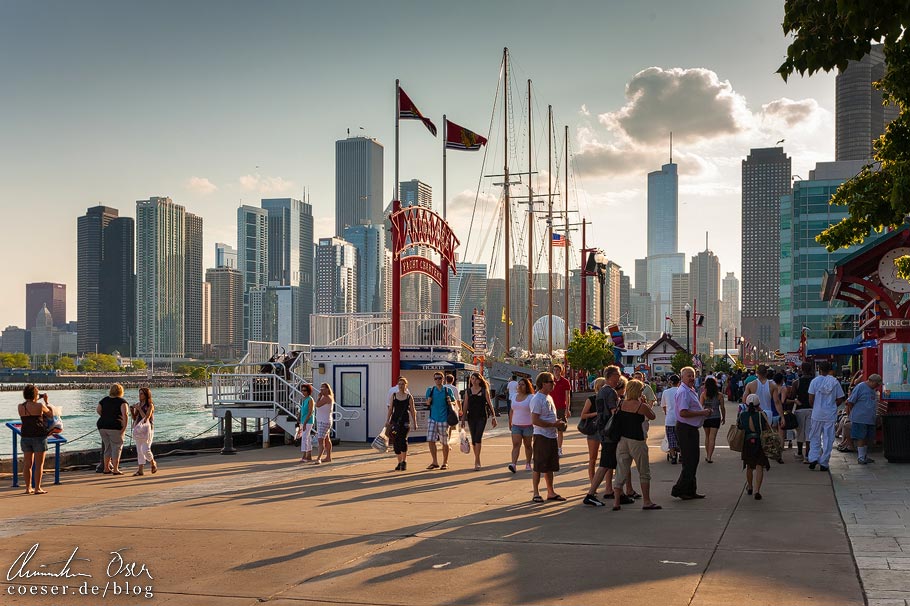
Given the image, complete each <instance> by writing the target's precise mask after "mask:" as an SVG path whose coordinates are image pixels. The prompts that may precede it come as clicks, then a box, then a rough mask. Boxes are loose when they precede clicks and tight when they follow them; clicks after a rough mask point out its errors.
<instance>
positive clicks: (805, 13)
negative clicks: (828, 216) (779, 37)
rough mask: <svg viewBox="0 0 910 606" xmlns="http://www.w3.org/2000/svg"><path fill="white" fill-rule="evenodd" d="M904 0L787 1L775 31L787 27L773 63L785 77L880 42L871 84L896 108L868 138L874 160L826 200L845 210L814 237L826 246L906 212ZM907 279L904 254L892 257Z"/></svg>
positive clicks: (909, 186) (853, 239)
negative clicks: (877, 71) (882, 65)
mask: <svg viewBox="0 0 910 606" xmlns="http://www.w3.org/2000/svg"><path fill="white" fill-rule="evenodd" d="M908 26H910V3H908V2H907V1H906V0H876V1H875V2H868V1H867V0H787V2H786V5H785V13H784V22H783V30H784V34H792V35H793V42H792V43H791V44H790V46H789V47H788V48H787V59H786V60H785V61H784V63H783V64H782V65H781V66H780V68H779V69H778V70H777V71H778V73H779V74H780V75H781V76H782V77H783V78H784V80H786V79H787V77H788V76H790V75H792V74H793V73H794V72H796V73H799V74H801V75H805V74H809V75H812V74H814V73H816V72H818V71H826V72H828V71H831V70H833V69H834V68H838V69H844V68H846V67H847V62H848V61H850V60H859V59H862V57H863V56H864V55H865V54H866V53H868V52H869V50H870V48H871V41H873V40H877V41H881V42H882V43H883V44H884V49H883V50H884V55H885V60H886V62H887V64H888V70H887V72H886V73H885V76H884V78H882V79H881V80H880V81H879V82H877V83H876V86H877V87H878V88H879V89H880V90H881V91H882V100H883V102H884V103H890V104H895V105H897V107H898V108H899V110H900V115H899V116H898V117H897V118H896V119H895V120H894V121H893V122H891V124H890V125H889V126H888V128H887V129H886V130H885V134H884V135H882V136H881V137H880V138H879V139H878V140H877V141H875V142H874V145H873V147H874V150H875V153H874V162H875V163H878V164H879V167H878V170H876V166H875V164H869V165H868V166H866V167H864V168H863V170H862V171H861V172H860V173H859V174H858V175H856V176H855V177H853V178H852V179H850V180H848V181H846V182H845V183H843V184H842V185H841V186H840V187H839V188H838V190H837V192H836V193H835V194H834V196H833V197H832V198H831V201H830V203H831V204H833V205H838V206H846V207H847V209H848V211H849V213H850V214H849V216H848V217H847V218H845V219H843V220H841V222H840V223H837V224H835V225H832V226H830V227H828V229H826V230H825V231H823V232H822V233H821V234H820V235H819V236H818V238H816V239H817V240H818V242H819V243H821V244H823V245H824V246H825V247H827V249H828V250H829V251H832V252H833V251H835V250H837V249H838V248H842V247H846V246H851V245H853V244H861V243H862V242H863V241H864V240H865V239H866V238H867V237H868V236H869V234H871V233H873V232H881V231H882V230H883V229H885V228H897V227H899V226H900V225H901V224H903V223H904V220H905V218H906V217H907V215H908V214H910V116H908V112H907V109H908V107H910V39H908V36H907V35H905V34H904V29H906V28H907V27H908ZM896 264H897V266H898V268H899V270H900V275H901V276H902V277H904V278H910V257H907V256H905V257H901V258H900V259H898V260H897V262H896Z"/></svg>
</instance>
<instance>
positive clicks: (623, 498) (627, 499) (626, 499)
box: [619, 494, 635, 505]
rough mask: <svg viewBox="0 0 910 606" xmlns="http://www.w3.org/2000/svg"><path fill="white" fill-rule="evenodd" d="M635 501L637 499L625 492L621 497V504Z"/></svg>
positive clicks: (629, 503)
mask: <svg viewBox="0 0 910 606" xmlns="http://www.w3.org/2000/svg"><path fill="white" fill-rule="evenodd" d="M633 503H635V499H633V498H632V497H630V496H629V495H625V494H624V495H622V496H620V497H619V504H620V505H632V504H633Z"/></svg>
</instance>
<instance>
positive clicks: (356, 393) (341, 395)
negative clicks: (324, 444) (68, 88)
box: [335, 366, 367, 442]
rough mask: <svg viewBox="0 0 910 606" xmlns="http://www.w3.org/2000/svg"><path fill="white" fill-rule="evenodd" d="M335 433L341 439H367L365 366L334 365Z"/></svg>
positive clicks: (358, 440) (360, 440)
mask: <svg viewBox="0 0 910 606" xmlns="http://www.w3.org/2000/svg"><path fill="white" fill-rule="evenodd" d="M335 412H336V413H338V414H336V419H335V433H336V434H337V435H338V438H339V439H341V440H347V441H351V442H366V440H367V367H366V366H335Z"/></svg>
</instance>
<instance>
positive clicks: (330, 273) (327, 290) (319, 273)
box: [315, 238, 357, 314]
mask: <svg viewBox="0 0 910 606" xmlns="http://www.w3.org/2000/svg"><path fill="white" fill-rule="evenodd" d="M316 284H317V285H318V288H319V296H318V297H316V306H315V307H316V310H315V312H316V313H317V314H351V313H356V312H357V249H355V248H354V246H353V245H352V244H351V243H350V242H347V241H345V240H342V239H341V238H320V239H319V243H318V244H317V246H316Z"/></svg>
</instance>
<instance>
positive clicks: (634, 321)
mask: <svg viewBox="0 0 910 606" xmlns="http://www.w3.org/2000/svg"><path fill="white" fill-rule="evenodd" d="M629 325H630V326H635V327H637V328H638V331H639V332H642V333H650V332H654V331H655V330H657V329H656V328H655V327H654V310H653V309H652V308H651V295H650V294H648V293H647V292H639V291H637V290H634V289H633V290H632V292H631V293H630V294H629ZM661 326H663V324H661Z"/></svg>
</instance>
